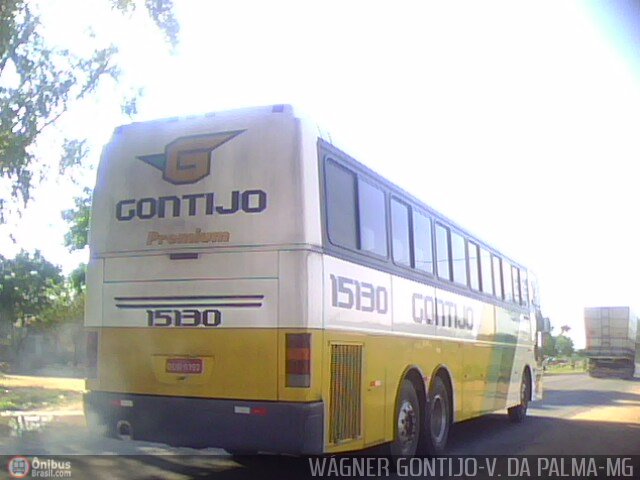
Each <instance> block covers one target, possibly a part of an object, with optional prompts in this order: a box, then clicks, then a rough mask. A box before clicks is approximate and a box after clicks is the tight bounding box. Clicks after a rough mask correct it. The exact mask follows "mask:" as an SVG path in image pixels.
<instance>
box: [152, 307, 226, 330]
mask: <svg viewBox="0 0 640 480" xmlns="http://www.w3.org/2000/svg"><path fill="white" fill-rule="evenodd" d="M221 323H222V313H221V312H220V310H195V309H185V310H147V325H148V326H150V327H200V326H203V327H217V326H218V325H220V324H221Z"/></svg>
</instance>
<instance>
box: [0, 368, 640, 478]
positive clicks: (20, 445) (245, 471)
mask: <svg viewBox="0 0 640 480" xmlns="http://www.w3.org/2000/svg"><path fill="white" fill-rule="evenodd" d="M44 423H46V421H45V422H44ZM28 424H29V422H27V423H26V425H28ZM449 446H450V452H449V453H451V454H453V455H471V454H475V455H535V454H540V455H596V454H607V455H614V454H618V455H631V454H638V453H640V381H638V380H636V381H625V380H615V379H592V378H590V377H588V376H587V375H581V374H578V375H558V376H550V377H547V378H545V399H544V401H543V402H536V403H535V404H533V405H532V406H531V407H530V410H529V416H528V418H527V419H526V420H525V422H524V423H523V424H520V425H514V424H511V423H510V422H508V420H507V418H506V415H505V414H494V415H488V416H485V417H482V418H479V419H476V420H471V421H467V422H463V423H461V424H457V425H455V426H454V427H453V429H452V432H451V436H450V444H449ZM91 453H93V454H101V455H104V456H101V457H80V456H77V457H73V459H72V460H73V467H72V469H73V473H74V475H73V477H72V478H99V475H98V474H97V472H100V474H106V473H107V472H108V477H109V478H116V479H117V478H123V479H125V478H126V479H133V478H135V479H137V478H168V479H173V478H175V479H189V478H198V479H203V478H216V479H222V480H239V479H245V478H269V477H272V478H287V476H288V475H284V473H285V472H283V470H282V466H283V464H284V465H287V466H288V467H290V468H292V469H294V471H293V473H296V472H297V473H300V472H299V471H298V470H295V469H296V468H298V467H297V466H296V465H295V463H294V462H289V463H287V462H284V463H283V461H282V459H266V460H263V461H258V462H256V461H253V462H250V463H249V464H248V465H239V464H238V463H236V462H234V461H233V459H232V458H231V457H229V456H228V455H226V454H225V452H224V451H222V450H215V449H210V450H206V451H198V450H190V449H176V448H169V447H166V446H163V445H157V444H151V443H143V442H121V441H116V440H111V439H105V438H100V437H95V436H92V435H90V434H89V433H88V432H87V430H86V429H85V428H84V422H83V419H82V417H79V416H76V417H74V416H73V415H67V416H61V417H59V418H54V419H53V420H52V421H51V422H50V423H49V424H48V426H46V427H44V428H43V429H41V430H40V431H33V432H25V433H23V434H22V435H21V436H19V437H6V436H4V438H3V436H0V455H17V454H19V455H40V456H43V455H78V454H91ZM116 455H117V456H116ZM136 455H146V456H144V457H140V456H136ZM0 472H2V473H3V470H2V469H0ZM2 473H0V478H3V477H2ZM302 473H304V474H307V475H308V470H307V467H306V466H305V467H304V468H303V472H302ZM105 478H106V477H105Z"/></svg>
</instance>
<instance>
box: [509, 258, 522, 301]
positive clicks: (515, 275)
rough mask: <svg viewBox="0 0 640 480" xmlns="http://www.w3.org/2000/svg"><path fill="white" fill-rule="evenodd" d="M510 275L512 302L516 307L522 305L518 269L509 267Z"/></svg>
mask: <svg viewBox="0 0 640 480" xmlns="http://www.w3.org/2000/svg"><path fill="white" fill-rule="evenodd" d="M511 274H512V275H513V296H514V301H515V302H516V303H517V304H518V305H522V298H521V296H520V269H519V268H518V267H511Z"/></svg>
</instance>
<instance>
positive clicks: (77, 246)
mask: <svg viewBox="0 0 640 480" xmlns="http://www.w3.org/2000/svg"><path fill="white" fill-rule="evenodd" d="M74 203H75V207H74V208H72V209H69V210H65V211H63V212H62V219H63V220H64V221H65V222H66V223H67V225H68V226H69V230H68V231H67V233H65V235H64V245H65V247H67V248H68V249H69V250H70V251H73V250H82V249H83V248H84V247H85V246H86V245H87V244H88V243H89V220H90V218H91V217H90V216H91V190H90V189H89V188H85V189H84V191H83V194H82V196H80V197H75V198H74Z"/></svg>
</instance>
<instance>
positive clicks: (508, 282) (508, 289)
mask: <svg viewBox="0 0 640 480" xmlns="http://www.w3.org/2000/svg"><path fill="white" fill-rule="evenodd" d="M502 285H503V287H504V300H505V301H506V302H510V303H513V298H514V297H513V280H512V279H511V265H509V262H505V261H504V260H502Z"/></svg>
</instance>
